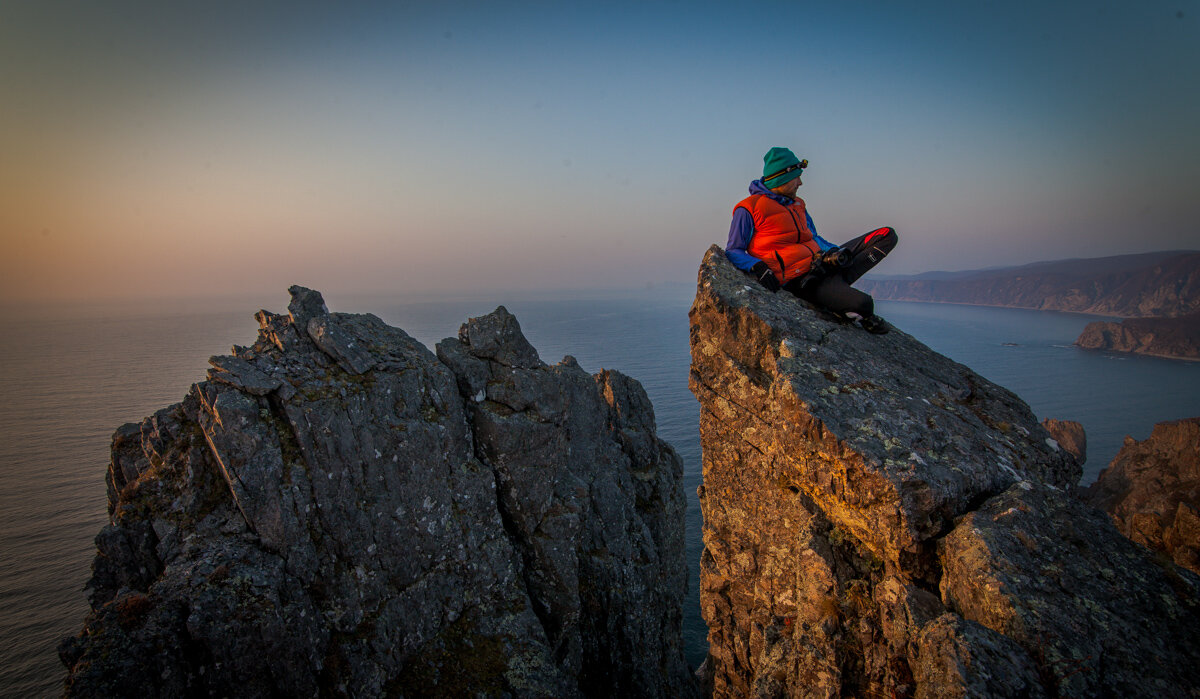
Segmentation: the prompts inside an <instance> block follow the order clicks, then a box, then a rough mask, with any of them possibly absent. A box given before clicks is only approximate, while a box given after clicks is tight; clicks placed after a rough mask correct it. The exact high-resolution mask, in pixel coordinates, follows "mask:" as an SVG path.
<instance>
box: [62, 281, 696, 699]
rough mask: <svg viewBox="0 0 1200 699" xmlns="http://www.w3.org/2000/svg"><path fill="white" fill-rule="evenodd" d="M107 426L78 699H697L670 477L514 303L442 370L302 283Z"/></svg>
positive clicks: (634, 430)
mask: <svg viewBox="0 0 1200 699" xmlns="http://www.w3.org/2000/svg"><path fill="white" fill-rule="evenodd" d="M291 293H292V301H291V304H290V306H289V311H290V312H289V314H288V315H276V314H272V313H268V312H266V311H262V312H260V313H259V314H258V316H257V318H258V320H259V322H260V325H261V329H260V333H259V338H258V341H257V342H256V343H255V344H254V345H253V346H252V347H235V348H234V352H233V354H232V355H231V356H221V357H214V358H213V359H212V360H211V363H212V367H213V368H212V369H211V370H210V371H209V376H208V380H207V381H203V382H201V383H198V384H196V385H195V386H193V387H192V390H191V391H190V392H189V393H188V395H187V397H186V398H185V399H184V400H183V402H181V403H179V404H177V405H174V406H171V407H169V408H166V409H164V410H161V411H159V412H157V413H155V414H154V415H153V416H151V417H149V418H147V419H145V420H143V421H142V422H141V423H139V424H129V425H125V426H124V427H122V428H120V429H119V430H117V432H116V434H115V435H114V437H113V448H112V463H111V466H110V469H109V473H108V486H109V509H110V515H111V523H110V524H109V525H108V526H106V527H105V528H104V529H103V531H101V532H100V534H99V535H98V536H97V539H96V544H97V556H96V559H95V564H94V568H93V577H92V579H91V582H90V583H89V588H90V593H89V594H90V602H91V606H92V612H91V613H90V615H89V616H88V618H87V621H86V624H85V627H84V629H83V631H82V633H81V634H80V635H79V636H77V637H74V638H71V639H67V640H66V641H64V643H63V644H62V646H61V647H60V655H61V657H62V659H63V662H64V663H65V664H66V665H67V667H68V669H69V676H68V678H67V682H66V694H67V695H68V696H317V695H320V696H384V695H386V696H514V697H577V696H648V697H649V696H661V697H667V696H670V697H674V696H688V695H690V694H691V693H692V692H693V691H694V686H693V679H692V677H691V674H690V673H689V671H688V668H687V667H686V665H685V663H684V660H683V655H682V650H681V646H680V624H681V614H682V600H683V597H684V595H685V593H686V576H687V572H686V566H685V563H684V558H683V556H684V548H683V522H684V517H683V511H684V498H683V495H682V491H681V487H680V479H681V475H682V463H681V461H680V459H679V457H678V456H677V455H676V453H675V452H674V451H673V450H672V449H671V448H670V446H668V445H667V444H666V443H665V442H663V441H661V440H659V439H658V438H657V437H656V435H655V424H654V414H653V410H652V407H651V405H650V402H649V400H648V399H647V397H646V394H645V392H644V391H643V389H642V387H641V386H640V385H639V384H638V383H637V382H636V381H634V380H632V379H630V378H628V377H626V376H624V375H622V374H620V373H618V372H615V371H604V372H601V373H599V374H597V375H595V376H590V375H588V374H587V373H586V372H584V371H583V370H582V369H581V368H580V367H579V365H578V364H577V363H576V362H575V361H574V359H572V358H570V357H567V358H565V359H564V360H563V361H562V362H561V363H559V364H557V365H553V366H549V365H546V364H545V363H543V362H542V361H541V360H540V359H539V357H538V354H537V352H536V351H535V350H534V348H533V347H532V346H530V344H529V343H528V342H527V341H526V340H525V338H524V336H523V335H522V334H521V331H520V327H519V325H518V324H517V321H516V319H515V318H514V317H513V316H512V315H510V314H509V313H508V312H507V311H505V310H504V308H503V307H501V308H499V309H497V310H496V311H495V312H494V313H492V314H490V315H487V316H484V317H481V318H474V319H471V320H470V321H468V322H467V323H466V324H465V325H464V326H463V327H462V330H461V331H460V333H459V337H458V338H451V339H447V340H445V341H443V342H442V343H440V344H439V345H438V347H437V350H438V353H437V356H435V355H434V354H433V353H432V352H430V351H429V350H428V349H427V348H426V347H424V346H423V345H421V344H420V343H418V342H416V341H415V340H413V339H412V338H411V337H409V336H408V335H407V334H405V333H404V332H403V331H402V330H399V329H397V328H393V327H390V326H388V325H386V324H385V323H383V322H382V321H381V320H379V319H378V318H376V317H375V316H372V315H353V314H343V313H330V312H328V310H327V309H326V307H325V303H324V301H323V300H322V298H321V296H320V294H318V293H316V292H314V291H311V290H308V289H303V288H301V287H293V288H292V289H291Z"/></svg>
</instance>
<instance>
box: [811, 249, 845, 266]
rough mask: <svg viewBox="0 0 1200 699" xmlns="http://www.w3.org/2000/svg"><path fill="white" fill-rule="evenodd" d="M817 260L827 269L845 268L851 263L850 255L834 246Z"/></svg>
mask: <svg viewBox="0 0 1200 699" xmlns="http://www.w3.org/2000/svg"><path fill="white" fill-rule="evenodd" d="M817 259H820V260H821V264H822V265H824V266H826V267H845V266H846V264H847V263H849V262H850V253H848V252H846V251H845V250H843V249H841V248H840V247H838V246H836V245H834V246H833V247H831V248H829V249H828V250H826V251H824V252H822V253H821V254H820V256H819V257H818V258H817Z"/></svg>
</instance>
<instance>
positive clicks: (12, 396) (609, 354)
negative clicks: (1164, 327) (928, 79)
mask: <svg viewBox="0 0 1200 699" xmlns="http://www.w3.org/2000/svg"><path fill="white" fill-rule="evenodd" d="M693 293H694V289H691V288H685V287H682V286H680V287H678V288H675V287H660V288H646V289H638V290H635V291H629V292H622V293H594V294H590V295H589V294H581V293H575V294H570V295H566V294H554V295H539V294H533V293H525V294H521V293H514V294H511V295H507V296H505V297H504V298H500V297H498V296H493V297H491V298H483V297H479V298H459V299H449V300H447V299H440V300H438V299H425V300H413V299H411V298H409V299H401V298H397V297H395V296H386V295H369V296H368V295H346V296H344V297H343V296H327V297H326V300H327V301H328V302H329V306H330V308H331V310H334V311H342V312H349V313H366V312H370V313H374V314H375V315H378V316H379V317H380V318H382V319H383V320H384V321H386V322H388V323H389V324H391V325H394V326H396V327H399V328H402V329H403V330H405V332H407V333H408V334H409V335H411V336H413V337H414V338H416V339H417V340H419V341H421V342H422V343H424V344H425V345H426V346H428V347H430V348H432V347H433V345H434V344H435V343H436V342H437V341H439V340H441V339H442V338H445V337H451V336H454V335H456V334H457V331H458V327H459V325H461V324H462V323H463V322H464V321H465V320H466V319H467V318H468V317H473V316H479V315H483V314H486V313H489V312H490V311H492V310H494V309H495V308H496V306H498V305H504V306H505V307H506V308H507V309H508V310H509V311H510V312H512V313H513V314H515V315H516V317H517V319H518V321H519V322H520V323H521V326H522V329H523V330H524V332H525V335H526V337H527V338H528V339H529V341H530V342H531V343H532V344H533V346H534V347H535V348H537V350H538V352H539V354H540V356H541V358H542V360H543V361H545V362H547V363H550V364H553V363H556V362H558V361H560V360H561V359H562V357H563V356H564V355H571V356H573V357H575V358H576V360H577V361H578V362H579V363H580V365H581V366H582V367H583V368H584V369H586V370H587V371H589V372H596V371H599V370H600V369H616V370H619V371H621V372H622V373H625V374H627V375H629V376H631V377H633V378H635V379H637V380H638V381H640V382H641V383H642V385H643V386H644V387H645V388H646V391H647V394H648V395H649V397H650V399H651V401H652V402H653V404H654V408H655V413H656V416H657V423H658V432H659V436H660V437H661V438H663V439H665V440H666V441H668V442H670V443H671V444H672V445H673V446H674V447H675V449H676V450H677V451H678V452H679V454H680V456H681V457H683V460H684V489H685V494H686V496H687V498H688V510H687V534H686V538H687V556H688V564H689V567H690V581H689V582H690V589H689V597H688V600H687V605H688V606H687V608H686V609H685V610H684V611H685V614H684V615H685V621H684V643H685V649H686V653H687V657H688V661H689V662H690V663H691V664H693V665H697V664H699V662H700V661H701V660H703V657H704V653H705V652H706V648H707V646H706V632H707V629H706V628H705V626H704V624H703V621H702V620H701V619H700V614H699V602H698V595H697V582H698V564H699V558H700V549H701V542H700V524H701V522H700V514H699V507H698V503H697V500H696V492H695V491H696V487H697V486H698V485H699V484H700V476H701V474H700V469H701V464H700V438H699V428H698V418H699V405H698V403H697V402H696V400H695V399H694V398H693V397H692V395H691V393H690V392H689V390H688V369H689V363H690V357H689V347H688V336H689V331H688V317H687V311H688V308H689V307H690V304H691V301H692V295H693ZM253 300H254V299H250V300H245V299H222V300H220V301H217V302H207V301H204V300H192V301H189V302H181V303H177V304H175V305H173V306H170V307H164V305H165V304H164V303H161V302H159V303H153V302H151V303H130V302H110V303H106V304H92V305H88V306H63V307H60V308H57V310H56V311H55V312H47V311H46V310H45V309H40V310H39V311H38V312H29V313H24V314H20V313H18V314H12V315H9V316H6V320H5V321H3V324H4V332H3V333H0V392H2V393H0V395H4V396H5V398H6V400H5V401H3V402H0V437H2V440H3V444H4V445H5V447H6V448H5V449H4V450H3V453H2V454H0V478H3V488H0V525H2V526H3V528H4V531H6V532H7V533H8V536H6V537H4V539H2V540H0V541H2V542H3V543H0V603H2V604H3V608H4V609H5V610H6V611H5V614H4V615H3V616H2V617H0V694H4V695H6V696H7V695H11V696H56V695H58V694H59V693H60V692H61V683H62V680H63V678H64V677H65V669H64V668H63V667H62V666H61V664H59V662H58V659H57V655H56V646H57V643H58V641H59V640H60V639H61V638H62V637H64V636H68V635H73V634H76V633H78V632H79V630H80V629H81V628H82V625H83V621H84V618H85V615H86V613H87V609H88V607H87V601H86V596H85V593H84V592H83V586H84V584H85V583H86V582H87V579H88V577H89V576H90V565H91V561H92V557H93V556H94V551H95V549H94V546H93V543H92V540H93V537H94V536H95V535H96V533H97V532H99V530H100V528H101V527H102V526H103V525H104V524H105V523H106V522H107V511H106V502H107V498H106V490H105V484H104V474H105V469H106V468H107V463H108V449H109V445H110V441H111V435H112V433H113V431H114V430H116V429H117V428H118V427H120V426H121V425H122V424H124V423H127V422H137V421H140V420H141V419H142V418H144V417H146V416H148V415H150V414H152V413H153V412H154V411H156V410H158V409H160V408H163V407H166V406H168V405H171V404H173V403H176V402H178V401H180V400H181V399H182V398H183V397H184V395H185V394H186V392H187V390H188V388H189V387H190V386H191V384H192V383H195V382H197V381H200V380H203V379H204V375H205V371H206V369H207V359H208V357H209V356H211V355H216V354H226V353H228V352H229V348H230V346H231V345H233V344H240V345H248V344H251V343H252V342H253V341H254V339H255V337H256V334H257V327H258V326H257V322H256V321H255V320H254V318H253V315H254V312H255V311H257V310H258V306H257V305H254V304H251V306H239V305H237V304H240V303H243V302H251V301H253ZM286 303H287V295H286V293H283V292H281V293H279V294H278V295H277V296H275V297H274V298H273V302H272V303H269V304H266V305H265V307H266V308H268V310H275V311H276V312H285V311H284V308H285V307H286ZM877 306H878V310H879V312H880V314H881V315H883V316H884V317H885V318H887V319H888V320H889V321H890V322H892V323H893V324H894V325H895V326H896V327H898V328H899V329H901V330H903V331H905V332H907V333H909V334H911V335H913V336H914V337H916V338H917V339H919V340H921V341H922V342H924V343H925V344H927V345H929V346H930V347H931V348H932V349H934V350H935V351H938V352H940V353H942V354H945V355H947V356H949V357H950V358H952V359H954V360H956V361H958V362H960V363H962V364H965V365H967V366H969V367H971V368H972V369H973V370H975V371H976V372H978V373H980V374H981V375H983V376H984V377H986V378H988V379H989V380H991V381H994V382H996V383H998V384H1000V385H1002V386H1005V387H1006V388H1008V389H1010V390H1012V391H1014V392H1015V393H1016V394H1017V395H1019V396H1020V397H1021V398H1022V399H1024V400H1025V401H1026V402H1027V403H1029V405H1030V407H1031V408H1032V409H1033V411H1034V413H1035V414H1036V415H1037V416H1038V418H1039V419H1044V418H1057V419H1065V420H1076V421H1079V422H1081V423H1082V424H1083V425H1084V427H1085V429H1086V431H1087V437H1088V458H1087V461H1086V463H1085V465H1084V476H1083V479H1082V483H1084V484H1087V483H1090V482H1092V481H1094V480H1095V478H1096V475H1097V474H1098V473H1099V472H1100V470H1101V469H1102V468H1104V467H1105V466H1107V465H1108V463H1109V461H1111V459H1112V458H1113V457H1114V456H1115V455H1116V453H1117V451H1118V450H1119V448H1120V447H1121V445H1122V443H1123V441H1124V439H1125V437H1126V435H1129V436H1132V437H1133V438H1135V439H1139V440H1140V439H1145V438H1146V437H1148V436H1149V434H1150V430H1151V429H1152V427H1153V425H1154V424H1155V423H1157V422H1161V421H1165V420H1175V419H1181V418H1187V417H1195V416H1200V364H1196V363H1189V362H1185V361H1181V360H1171V359H1162V358H1154V357H1141V356H1134V355H1118V354H1112V353H1098V352H1089V351H1085V350H1082V349H1079V348H1077V347H1074V346H1073V345H1072V344H1071V343H1072V342H1073V341H1074V339H1075V337H1077V336H1078V334H1079V332H1080V331H1081V330H1082V329H1083V327H1084V326H1085V325H1086V324H1087V323H1088V322H1091V321H1093V320H1097V319H1098V317H1097V316H1091V315H1082V314H1072V313H1058V312H1053V311H1034V310H1025V309H1011V308H996V307H986V306H970V305H965V304H929V303H915V302H889V301H879V302H878V303H877ZM897 360H898V361H903V358H897Z"/></svg>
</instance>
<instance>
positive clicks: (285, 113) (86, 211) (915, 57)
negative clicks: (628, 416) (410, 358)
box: [0, 0, 1200, 301]
mask: <svg viewBox="0 0 1200 699" xmlns="http://www.w3.org/2000/svg"><path fill="white" fill-rule="evenodd" d="M393 5H398V6H393ZM739 5H740V3H739V4H735V3H728V4H723V3H703V2H688V3H685V2H674V3H653V2H644V3H629V4H624V5H621V4H614V3H603V2H587V3H572V2H546V3H534V2H518V3H508V2H489V3H468V2H442V3H428V2H423V3H398V4H397V3H377V4H351V3H304V2H288V3H243V2H224V1H218V2H204V3H194V4H185V3H165V2H83V1H79V2H54V1H53V0H36V1H32V2H27V1H25V0H17V1H14V0H0V300H5V301H22V300H27V299H41V300H46V299H62V300H69V299H75V298H81V297H88V298H109V297H113V298H119V297H125V296H133V297H148V296H153V297H165V296H192V295H202V294H228V293H243V292H246V293H250V292H253V293H261V292H263V291H271V292H276V293H282V292H283V290H284V289H285V288H286V287H287V286H288V285H290V284H292V283H300V284H305V285H307V286H311V287H314V288H318V289H321V290H322V291H325V292H326V293H327V294H329V293H334V294H337V293H352V292H392V293H397V294H415V293H446V292H451V291H460V292H479V291H485V290H497V291H500V290H521V289H593V288H607V287H621V286H629V287H639V288H640V287H645V286H646V285H647V284H661V283H671V282H677V283H687V284H690V283H693V282H694V279H695V273H696V268H697V266H698V264H699V261H700V257H701V255H702V254H703V252H704V250H705V249H706V248H707V246H708V245H710V244H711V243H714V242H716V243H724V241H725V237H726V234H727V231H728V226H729V217H730V211H731V209H732V207H733V205H734V204H735V203H736V202H737V201H738V200H740V199H741V198H742V197H743V196H744V195H745V192H746V187H747V185H748V183H749V182H750V180H752V179H754V178H755V177H758V176H760V175H761V173H762V155H763V153H765V152H766V150H767V149H768V148H770V147H771V146H776V145H782V146H789V147H791V148H793V149H794V150H795V151H796V153H797V154H798V155H799V156H800V157H805V158H808V160H809V161H810V162H811V166H810V167H809V169H808V171H807V174H806V175H805V178H804V180H805V184H804V187H803V188H802V189H801V190H800V194H801V196H803V197H804V198H805V199H806V201H807V202H808V205H809V209H810V211H811V212H812V214H813V216H814V218H815V220H816V224H817V228H818V230H819V231H820V232H821V233H822V235H824V236H825V237H826V238H829V239H831V240H833V241H835V242H838V241H841V240H845V239H848V238H851V237H854V236H856V235H859V234H861V233H863V232H865V231H867V230H870V229H872V228H875V227H878V226H882V225H892V226H894V227H895V228H896V229H897V230H898V231H899V233H900V236H901V238H900V246H899V247H898V248H897V250H896V251H895V252H894V253H893V254H892V256H891V257H890V258H889V259H888V260H887V262H885V263H884V264H883V265H882V266H881V267H879V268H878V269H879V272H880V273H897V274H900V273H913V272H920V271H925V270H931V269H969V268H978V267H987V266H995V265H1007V264H1016V263H1023V262H1030V261H1035V260H1043V259H1057V258H1065V257H1093V256H1101V255H1109V254H1119V253H1132V252H1145V251H1151V250H1164V249H1179V248H1198V247H1200V225H1197V221H1200V134H1198V132H1197V129H1198V126H1197V125H1198V124H1200V88H1198V87H1197V86H1200V24H1198V22H1200V5H1198V4H1197V3H1196V2H1195V1H1194V0H1177V1H1176V2H1173V3H1161V2H1155V1H1153V0H1149V1H1139V2H1128V1H1124V0H1123V1H1122V2H1039V3H1024V2H980V1H962V0H959V1H956V2H940V3H939V2H926V3H898V2H857V1H853V0H851V1H847V2H839V3H821V4H816V3H804V2H786V3H782V2H781V3H774V2H760V3H753V4H750V3H746V4H745V6H739ZM348 8H352V9H348Z"/></svg>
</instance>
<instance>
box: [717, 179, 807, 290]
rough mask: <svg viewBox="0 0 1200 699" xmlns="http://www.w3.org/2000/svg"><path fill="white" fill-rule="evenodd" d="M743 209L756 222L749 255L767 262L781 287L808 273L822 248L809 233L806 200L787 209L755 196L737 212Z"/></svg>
mask: <svg viewBox="0 0 1200 699" xmlns="http://www.w3.org/2000/svg"><path fill="white" fill-rule="evenodd" d="M739 208H742V209H745V210H746V211H749V212H750V216H751V218H753V219H754V235H753V236H752V237H751V238H750V245H749V246H748V247H747V248H746V252H748V253H750V254H751V255H753V256H755V257H757V258H758V259H760V260H762V261H763V262H765V263H767V266H768V267H770V268H771V271H772V272H774V273H775V278H776V279H778V280H779V283H780V284H786V283H787V282H789V281H791V280H793V279H795V278H797V277H802V276H804V275H805V274H807V273H808V270H809V268H810V267H811V266H812V259H813V256H814V255H816V254H818V253H820V252H821V246H819V245H817V242H816V241H815V240H813V236H812V233H811V232H810V231H809V230H808V223H807V221H806V217H805V215H804V200H803V199H796V200H795V201H793V202H792V204H791V205H790V206H784V205H783V204H780V203H779V202H777V201H775V200H774V199H772V198H771V197H768V196H767V195H765V194H752V195H750V196H748V197H746V198H745V199H743V200H741V201H740V202H738V205H737V206H735V207H733V210H734V212H736V211H737V210H738V209H739Z"/></svg>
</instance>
